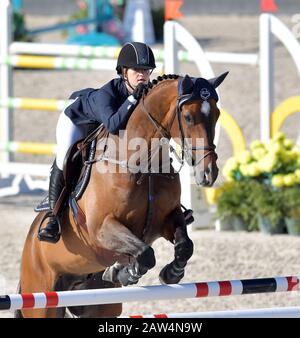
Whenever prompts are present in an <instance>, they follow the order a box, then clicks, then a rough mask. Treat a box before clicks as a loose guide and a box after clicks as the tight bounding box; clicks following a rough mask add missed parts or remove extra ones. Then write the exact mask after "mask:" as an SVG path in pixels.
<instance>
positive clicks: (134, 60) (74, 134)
mask: <svg viewBox="0 0 300 338" xmlns="http://www.w3.org/2000/svg"><path fill="white" fill-rule="evenodd" d="M155 67H156V65H155V59H154V54H153V51H152V50H151V48H150V47H149V46H148V45H146V44H144V43H140V42H131V43H126V44H125V45H124V46H123V47H122V49H121V51H120V53H119V56H118V60H117V67H116V71H117V74H118V75H119V77H118V78H114V79H112V80H111V81H109V82H108V83H106V84H105V85H104V86H103V87H101V88H99V89H93V88H87V89H83V90H79V91H76V92H74V93H73V94H72V95H71V96H70V99H72V100H74V101H73V102H72V103H71V104H70V105H69V106H68V107H67V108H66V109H65V110H64V111H63V112H62V113H61V114H60V116H59V119H58V123H57V127H56V141H57V154H56V159H55V160H54V163H53V165H52V168H51V172H50V184H49V206H50V212H51V213H50V217H49V219H48V223H47V225H46V226H45V227H44V228H41V229H40V231H39V233H38V238H39V240H41V241H46V242H50V243H56V242H57V241H58V240H59V238H60V232H59V220H58V216H57V215H56V214H54V212H53V211H54V209H55V207H56V204H57V202H58V199H59V197H60V194H61V192H62V190H63V188H64V185H65V181H64V176H63V163H64V159H65V157H66V154H67V152H68V150H69V148H70V147H71V146H72V145H73V144H75V143H76V142H77V141H79V140H80V139H82V138H84V137H86V136H87V135H88V131H89V130H90V126H91V124H92V125H95V124H99V123H100V124H101V123H103V125H104V127H105V128H106V129H107V130H108V131H109V132H110V133H112V134H118V132H119V131H120V130H122V129H125V127H126V123H127V121H128V119H129V117H130V115H131V114H132V112H133V110H134V108H135V106H136V105H137V103H138V100H139V98H140V97H141V95H142V93H143V91H144V89H145V87H146V85H147V84H148V83H149V80H150V75H151V73H152V71H153V69H154V68H155Z"/></svg>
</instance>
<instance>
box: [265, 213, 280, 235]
mask: <svg viewBox="0 0 300 338" xmlns="http://www.w3.org/2000/svg"><path fill="white" fill-rule="evenodd" d="M258 227H259V230H260V231H261V232H262V233H264V234H270V235H274V234H284V233H286V231H285V230H286V229H285V223H284V220H280V221H279V222H278V223H277V224H273V223H272V222H271V220H270V219H269V218H268V217H265V216H261V215H259V216H258Z"/></svg>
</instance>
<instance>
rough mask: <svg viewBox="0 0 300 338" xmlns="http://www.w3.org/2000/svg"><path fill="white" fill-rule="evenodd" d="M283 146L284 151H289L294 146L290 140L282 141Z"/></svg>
mask: <svg viewBox="0 0 300 338" xmlns="http://www.w3.org/2000/svg"><path fill="white" fill-rule="evenodd" d="M283 145H284V147H285V149H287V150H290V149H292V148H293V147H294V146H295V144H294V142H293V141H292V140H289V139H286V140H284V141H283Z"/></svg>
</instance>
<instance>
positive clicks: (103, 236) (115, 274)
mask: <svg viewBox="0 0 300 338" xmlns="http://www.w3.org/2000/svg"><path fill="white" fill-rule="evenodd" d="M97 240H98V243H99V244H100V246H102V247H104V248H106V249H108V250H111V251H114V252H115V253H117V254H119V255H128V256H129V257H131V258H132V259H133V262H131V263H130V264H129V265H128V266H125V267H123V265H122V264H119V263H117V264H114V265H112V266H111V267H109V268H108V269H106V271H105V273H104V274H103V280H106V281H110V282H113V283H116V282H119V283H121V284H122V285H124V286H126V285H128V284H136V283H137V282H138V280H139V279H140V278H141V277H142V275H144V274H145V273H146V272H147V271H148V270H149V269H151V268H153V267H154V266H155V256H154V251H153V249H152V248H151V247H150V246H149V245H147V244H146V243H144V242H143V241H141V240H140V239H139V238H138V237H136V236H135V235H134V234H133V233H132V232H131V231H130V230H129V229H128V228H126V227H125V226H124V225H123V224H121V223H120V222H119V221H117V220H116V219H115V218H113V217H111V216H107V217H106V219H105V220H104V222H103V224H102V227H101V229H100V232H99V233H98V234H97Z"/></svg>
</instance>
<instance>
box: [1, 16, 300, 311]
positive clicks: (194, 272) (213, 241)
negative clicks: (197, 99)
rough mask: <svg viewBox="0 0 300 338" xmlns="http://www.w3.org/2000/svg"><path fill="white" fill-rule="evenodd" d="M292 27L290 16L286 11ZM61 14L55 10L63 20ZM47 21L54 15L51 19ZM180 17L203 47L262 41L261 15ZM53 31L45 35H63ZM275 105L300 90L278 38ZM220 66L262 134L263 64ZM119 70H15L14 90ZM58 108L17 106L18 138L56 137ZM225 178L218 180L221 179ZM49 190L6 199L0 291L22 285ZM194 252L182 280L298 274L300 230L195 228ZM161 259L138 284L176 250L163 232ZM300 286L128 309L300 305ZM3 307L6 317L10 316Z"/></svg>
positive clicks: (61, 92) (227, 104) (224, 148)
mask: <svg viewBox="0 0 300 338" xmlns="http://www.w3.org/2000/svg"><path fill="white" fill-rule="evenodd" d="M280 18H281V19H283V20H284V22H285V23H286V24H287V25H288V26H289V27H290V28H291V27H292V22H291V17H289V16H285V17H280ZM45 19H46V18H45V17H42V16H32V17H28V24H29V25H30V26H31V27H35V26H39V25H41V23H43V22H44V21H45ZM60 19H61V17H55V18H54V17H51V20H52V21H54V22H55V21H58V20H60ZM48 21H49V20H48ZM182 24H183V25H184V26H185V27H186V28H187V29H188V30H189V31H191V32H192V33H193V35H194V36H195V37H196V38H197V39H198V40H199V41H200V42H201V43H202V45H203V47H204V49H205V50H208V51H223V52H226V51H227V52H245V53H246V52H249V53H254V52H256V51H257V49H258V17H256V16H213V17H210V16H201V17H199V16H198V17H189V18H188V19H187V18H185V19H183V20H182ZM59 39H61V37H60V36H58V35H57V34H49V35H47V36H44V37H43V38H42V40H43V41H58V40H59ZM275 61H276V62H275V65H276V71H275V97H276V102H275V103H276V105H277V104H279V103H280V102H282V101H283V100H284V99H286V98H288V97H290V96H292V95H299V78H298V77H297V74H296V69H295V67H294V64H293V62H292V60H291V58H290V57H289V55H288V53H287V51H286V50H285V49H284V48H283V47H282V46H281V44H279V43H278V44H277V46H276V50H275ZM214 70H215V72H216V74H218V73H220V72H223V71H226V70H229V71H230V75H229V76H228V79H226V81H225V82H224V84H223V85H222V87H221V88H220V93H221V99H222V105H223V107H224V108H225V109H226V110H227V111H229V112H230V113H231V114H232V115H233V116H234V118H235V119H236V120H237V122H238V123H239V125H240V126H241V128H242V130H243V131H244V133H245V136H246V139H247V142H248V143H249V142H250V141H251V140H253V139H256V138H258V137H259V113H258V112H259V70H258V68H257V67H251V66H238V65H224V64H222V65H221V64H218V65H217V64H216V65H214ZM185 73H188V74H190V75H194V76H197V75H198V72H197V70H196V69H195V67H194V66H192V65H187V64H186V65H183V67H182V69H181V74H185ZM113 76H115V74H114V73H113V72H109V71H107V72H105V71H103V72H95V71H94V72H81V71H80V72H79V71H74V72H73V71H72V72H71V71H56V70H53V71H34V70H16V71H15V72H14V96H16V97H39V98H57V99H65V98H67V97H68V96H69V95H70V93H71V92H72V91H74V90H78V89H80V88H84V87H99V86H101V85H102V84H104V83H105V82H106V81H108V80H109V79H110V78H112V77H113ZM57 117H58V113H49V112H33V111H15V112H14V123H13V135H14V139H15V140H18V141H36V142H38V141H43V142H54V141H55V125H56V121H57ZM298 126H299V116H294V117H291V118H289V119H288V120H287V122H286V123H285V125H284V128H283V130H284V131H286V132H287V135H288V136H289V137H291V138H293V139H296V137H297V135H298V131H299V128H298ZM218 154H219V155H220V163H221V164H222V163H224V161H225V159H226V158H227V157H228V156H229V155H230V154H231V145H230V143H229V139H228V136H226V135H225V134H224V133H222V136H221V139H220V143H219V145H218ZM15 159H16V160H21V161H29V162H36V163H50V162H51V161H52V160H53V159H52V158H51V157H38V156H30V157H28V156H24V155H17V156H15ZM221 180H222V178H221V177H220V179H219V180H218V182H220V181H221ZM42 196H43V194H31V195H20V196H18V197H9V198H2V199H0V219H1V227H0V238H1V255H0V294H7V293H14V292H15V291H16V288H17V283H18V274H19V263H20V256H21V251H22V246H23V243H24V240H25V236H26V233H27V230H28V227H29V225H30V224H31V222H32V220H33V218H34V212H33V207H34V205H35V204H36V203H37V202H38V201H39V200H40V198H41V197H42ZM191 238H192V239H193V241H194V244H195V252H194V255H193V257H192V258H191V260H190V262H189V264H188V266H187V269H186V275H185V277H184V279H183V280H182V282H185V283H187V282H196V281H209V280H222V279H239V278H255V277H268V276H269V277H271V276H280V275H282V276H284V275H293V274H295V275H297V274H299V272H300V260H299V256H300V255H299V254H300V238H297V237H292V236H288V235H277V236H266V235H263V234H260V233H234V232H226V233H218V232H215V231H214V230H213V229H212V227H211V228H210V230H201V231H200V230H199V231H193V232H191ZM154 249H155V252H156V258H157V266H156V267H155V268H154V269H153V270H151V271H150V272H149V273H148V274H147V275H146V276H144V277H143V278H142V279H141V281H140V282H139V285H153V284H158V283H159V280H158V274H159V271H160V269H161V268H162V267H163V266H164V265H165V264H167V263H168V262H169V257H172V256H173V247H172V245H171V244H168V243H167V242H165V241H164V240H158V241H157V242H155V244H154ZM299 300H300V298H299V294H294V293H293V294H265V295H248V296H234V297H223V298H210V299H190V300H178V301H155V302H151V301H149V302H147V303H146V302H145V303H143V304H141V303H136V302H134V303H128V304H125V305H124V312H123V315H129V314H151V313H161V312H165V313H170V312H191V311H211V310H225V309H242V308H259V307H273V306H294V305H299ZM11 316H12V314H11V313H10V312H6V311H5V312H1V313H0V317H11Z"/></svg>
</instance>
